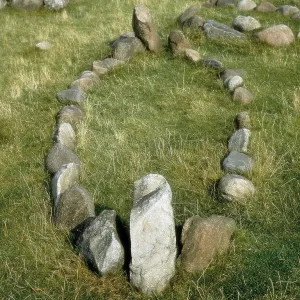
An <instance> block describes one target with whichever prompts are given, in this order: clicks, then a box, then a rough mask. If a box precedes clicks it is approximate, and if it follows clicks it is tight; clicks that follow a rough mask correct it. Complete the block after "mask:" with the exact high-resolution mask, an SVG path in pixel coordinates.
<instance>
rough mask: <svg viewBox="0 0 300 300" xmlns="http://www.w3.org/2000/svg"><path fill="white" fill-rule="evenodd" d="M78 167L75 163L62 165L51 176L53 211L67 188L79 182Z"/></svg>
mask: <svg viewBox="0 0 300 300" xmlns="http://www.w3.org/2000/svg"><path fill="white" fill-rule="evenodd" d="M79 173H80V166H79V165H77V164H75V163H70V164H66V165H63V166H62V167H61V168H60V169H59V170H58V171H57V172H56V173H55V175H54V176H53V178H52V181H51V189H52V198H53V204H54V210H56V207H57V205H58V203H59V200H60V196H61V194H63V193H64V192H65V191H66V190H67V189H68V188H70V187H72V186H74V185H76V184H77V182H78V180H79Z"/></svg>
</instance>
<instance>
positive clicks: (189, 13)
mask: <svg viewBox="0 0 300 300" xmlns="http://www.w3.org/2000/svg"><path fill="white" fill-rule="evenodd" d="M200 9H201V6H200V5H193V6H190V7H189V8H187V9H186V10H185V11H184V12H183V13H182V14H181V15H180V16H179V17H178V23H179V24H180V25H181V26H184V24H185V22H186V21H188V20H189V19H190V18H192V17H194V16H195V15H196V13H197V12H198V11H199V10H200Z"/></svg>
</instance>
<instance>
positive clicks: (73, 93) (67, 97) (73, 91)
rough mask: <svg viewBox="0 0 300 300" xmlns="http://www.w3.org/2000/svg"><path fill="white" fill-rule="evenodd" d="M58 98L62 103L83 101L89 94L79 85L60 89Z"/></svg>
mask: <svg viewBox="0 0 300 300" xmlns="http://www.w3.org/2000/svg"><path fill="white" fill-rule="evenodd" d="M56 96H57V99H58V100H59V101H60V102H62V103H67V102H74V103H81V102H83V101H84V100H85V99H86V98H87V94H86V93H85V92H84V91H83V90H82V88H81V87H79V86H74V87H71V88H70V89H67V90H63V91H60V92H58V93H57V94H56Z"/></svg>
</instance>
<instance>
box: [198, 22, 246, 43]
mask: <svg viewBox="0 0 300 300" xmlns="http://www.w3.org/2000/svg"><path fill="white" fill-rule="evenodd" d="M203 29H204V31H205V34H206V36H207V37H208V38H210V39H246V35H245V34H244V33H241V32H239V31H237V30H235V29H233V28H231V27H229V26H227V25H225V24H222V23H220V22H217V21H214V20H209V21H207V22H205V23H204V25H203Z"/></svg>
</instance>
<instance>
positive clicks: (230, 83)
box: [224, 76, 244, 92]
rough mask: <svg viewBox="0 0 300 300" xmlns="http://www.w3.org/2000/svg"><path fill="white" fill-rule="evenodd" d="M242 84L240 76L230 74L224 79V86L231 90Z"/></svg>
mask: <svg viewBox="0 0 300 300" xmlns="http://www.w3.org/2000/svg"><path fill="white" fill-rule="evenodd" d="M243 84H244V80H243V78H242V77H241V76H232V77H228V78H227V79H226V80H225V81H224V87H225V88H227V89H228V90H229V91H231V92H233V91H234V90H235V89H237V88H238V87H240V86H242V85H243Z"/></svg>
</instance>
